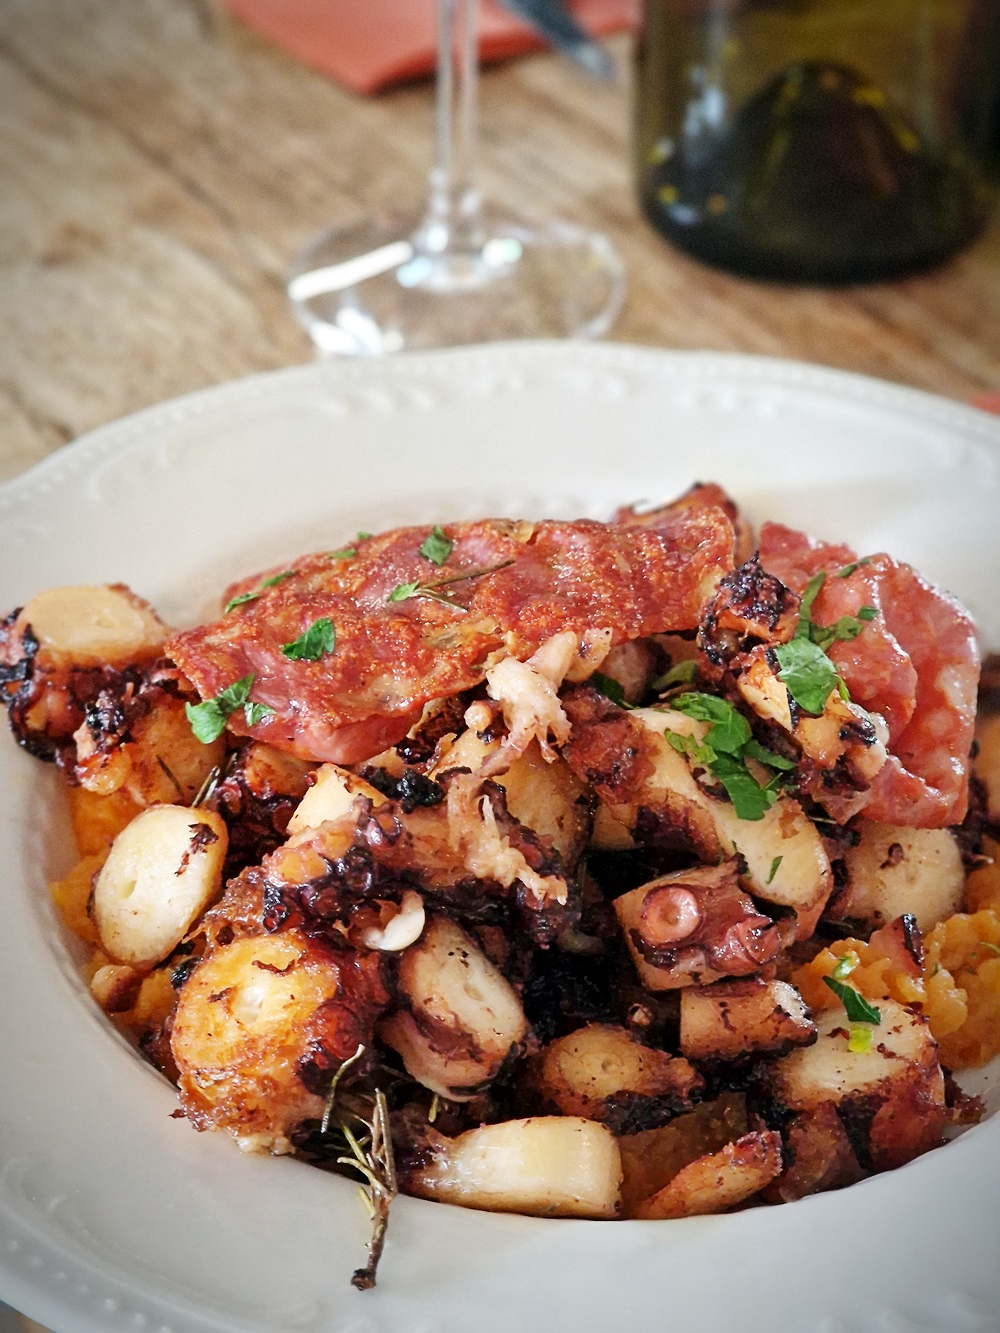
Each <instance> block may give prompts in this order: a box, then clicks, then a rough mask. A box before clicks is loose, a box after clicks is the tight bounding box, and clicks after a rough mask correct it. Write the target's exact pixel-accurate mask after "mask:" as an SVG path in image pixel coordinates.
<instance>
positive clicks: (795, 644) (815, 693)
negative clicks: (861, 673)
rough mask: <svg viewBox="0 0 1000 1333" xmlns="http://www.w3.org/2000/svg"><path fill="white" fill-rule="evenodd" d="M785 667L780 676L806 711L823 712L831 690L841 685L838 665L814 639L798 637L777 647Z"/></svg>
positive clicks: (775, 652)
mask: <svg viewBox="0 0 1000 1333" xmlns="http://www.w3.org/2000/svg"><path fill="white" fill-rule="evenodd" d="M774 655H775V657H776V658H777V659H778V665H779V667H780V668H781V670H780V671H779V672H778V679H779V680H780V681H783V682H784V683H785V685H786V686H787V687H788V693H789V694H790V695H791V696H792V698H793V699H794V700H795V702H796V703H797V704H798V706H799V707H800V708H801V709H802V711H803V712H804V713H812V714H813V715H815V716H817V717H818V716H819V714H820V713H822V711H823V709H824V708H825V707H826V701H827V699H829V697H830V694H831V692H832V691H833V690H835V689H836V688H837V685H838V681H839V677H838V675H837V668H836V667H835V666H834V665H833V663H832V662H831V661H830V659H829V658H828V657H827V655H826V653H825V652H824V651H823V649H822V648H821V647H820V646H819V644H816V643H813V641H812V639H806V638H798V637H796V638H794V639H789V641H788V642H787V643H779V644H778V646H777V647H776V648H775V650H774Z"/></svg>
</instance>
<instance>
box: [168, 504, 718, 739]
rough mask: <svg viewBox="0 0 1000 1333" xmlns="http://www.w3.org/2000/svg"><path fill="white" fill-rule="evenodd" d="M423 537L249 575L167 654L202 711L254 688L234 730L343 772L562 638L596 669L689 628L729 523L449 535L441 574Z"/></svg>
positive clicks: (708, 510) (537, 527)
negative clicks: (502, 663) (320, 632)
mask: <svg viewBox="0 0 1000 1333" xmlns="http://www.w3.org/2000/svg"><path fill="white" fill-rule="evenodd" d="M431 532H432V529H430V528H428V527H421V528H398V529H396V530H394V531H392V532H388V533H385V534H383V535H381V536H377V537H365V538H363V539H360V540H359V541H358V542H357V544H356V546H354V547H351V548H348V549H347V551H346V552H337V553H336V557H337V558H333V557H332V556H331V555H330V554H329V553H320V554H317V555H311V556H307V557H303V558H302V559H300V560H297V561H295V562H294V563H293V565H291V566H290V567H288V568H287V569H285V570H278V571H272V572H271V573H270V574H269V575H267V574H265V575H261V576H255V577H254V578H253V579H250V580H247V581H245V582H243V583H241V584H239V585H237V586H235V587H234V588H232V589H230V591H229V595H228V599H227V606H229V607H230V608H231V609H230V610H229V611H228V612H227V613H226V614H224V615H223V617H222V619H221V620H218V621H216V622H215V623H214V624H210V625H203V626H199V627H198V628H196V629H191V630H187V631H184V632H183V633H181V634H177V635H174V636H173V637H172V638H171V639H170V640H169V642H168V644H167V651H168V652H169V654H170V655H171V656H172V658H173V660H174V661H175V662H176V663H177V665H178V666H179V667H180V669H181V670H182V671H183V672H184V673H185V675H186V676H187V677H188V678H189V679H190V680H191V681H192V682H193V683H194V685H195V686H196V687H197V689H198V691H199V692H200V694H201V696H202V698H204V699H213V698H215V697H216V696H218V695H219V694H220V692H221V691H223V690H225V689H227V688H228V687H230V686H232V684H233V683H234V682H235V681H238V680H242V679H244V678H246V677H247V676H252V677H253V686H252V694H251V697H252V699H253V700H254V701H255V702H258V703H260V704H264V705H266V707H267V709H269V710H270V711H269V712H267V713H266V715H264V716H263V717H260V718H258V719H257V721H256V722H254V723H253V724H249V725H248V724H247V723H246V720H245V718H244V716H243V714H242V713H239V712H238V713H235V714H234V715H233V716H232V717H231V719H230V727H231V728H232V729H233V730H234V731H236V732H248V733H250V734H252V735H254V736H256V737H257V738H258V739H261V740H265V741H268V742H270V743H271V744H272V745H276V746H278V747H279V748H281V749H285V750H290V751H293V752H296V753H299V754H303V755H305V756H307V757H308V758H311V759H320V760H323V759H326V760H332V761H333V762H335V763H355V762H358V761H360V760H364V759H366V758H368V757H370V756H371V755H374V754H377V753H378V752H379V751H381V750H383V749H385V748H386V747H387V746H389V745H392V744H394V743H395V742H396V741H399V740H400V739H402V737H403V736H405V735H406V733H407V732H408V731H409V730H410V728H411V727H412V726H413V724H414V723H415V722H416V721H417V720H418V718H419V716H420V712H421V709H422V708H423V705H424V704H425V703H427V702H428V701H429V700H433V699H440V698H444V697H447V696H449V695H454V694H456V693H458V692H459V691H462V690H465V689H468V688H469V687H471V686H473V685H476V684H478V683H479V682H480V681H482V680H483V679H484V678H485V676H486V673H487V671H488V670H489V668H490V666H491V665H492V664H494V663H495V662H497V661H498V660H500V659H501V658H504V657H507V656H512V657H516V658H519V659H522V660H523V659H526V658H528V657H530V656H531V654H532V653H534V652H535V651H536V650H537V649H538V648H539V647H540V646H541V645H542V644H543V643H544V642H545V641H546V640H548V639H549V638H551V637H552V635H553V634H555V633H557V632H559V631H566V630H572V631H574V632H576V633H577V634H578V635H579V636H580V655H581V659H582V660H583V661H584V662H586V661H587V660H588V654H589V655H590V661H591V662H592V666H591V669H593V667H596V666H598V665H599V662H600V656H601V655H603V653H606V652H607V650H608V649H609V648H610V647H611V646H612V644H613V643H616V642H622V641H624V640H630V639H635V638H638V637H641V636H643V635H649V634H655V633H659V632H662V631H667V630H683V629H693V628H694V627H695V626H696V625H697V623H698V617H699V615H700V613H701V608H702V606H703V605H704V602H705V600H706V598H707V597H708V596H709V594H710V593H711V591H712V589H713V588H714V587H715V585H716V583H717V582H718V579H719V578H720V576H721V575H722V574H723V573H724V572H725V570H726V569H728V568H729V567H730V566H731V564H732V559H733V527H732V523H731V522H730V520H729V517H728V516H727V515H726V514H725V513H724V512H723V510H721V509H719V508H715V507H710V506H709V507H704V506H696V507H693V508H692V509H691V510H690V511H688V510H681V511H679V512H676V513H675V512H672V511H668V512H666V513H664V515H663V517H662V519H661V520H660V521H659V522H658V524H657V525H656V526H650V527H646V526H638V525H636V526H625V525H618V526H616V525H614V524H608V523H599V522H591V521H588V520H580V521H578V522H556V521H546V522H538V523H528V522H517V521H512V520H500V519H494V520H488V521H483V522H475V523H454V524H449V525H448V526H447V528H446V529H445V530H444V536H445V541H446V543H447V557H446V559H444V560H443V561H441V562H440V563H435V562H433V561H431V560H430V559H428V558H427V557H426V556H424V555H422V554H421V547H422V546H424V545H425V543H426V542H427V540H428V538H429V536H430V534H431ZM243 599H246V600H243ZM318 621H329V623H330V624H331V626H333V627H334V629H335V634H336V642H335V643H334V645H333V646H332V649H331V651H329V652H327V653H324V654H323V655H322V657H321V658H319V659H318V660H311V661H310V660H302V659H298V660H292V659H291V658H290V657H289V656H288V654H287V653H286V652H285V651H283V650H284V648H285V647H286V646H287V645H289V644H290V643H294V642H295V641H296V640H298V639H299V638H300V636H302V635H303V634H304V633H305V632H306V631H307V630H309V628H310V626H312V625H314V624H316V623H317V622H318Z"/></svg>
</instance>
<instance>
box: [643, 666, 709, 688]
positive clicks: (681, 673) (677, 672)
mask: <svg viewBox="0 0 1000 1333" xmlns="http://www.w3.org/2000/svg"><path fill="white" fill-rule="evenodd" d="M697 675H698V663H697V662H696V661H695V660H694V658H690V659H689V660H688V661H686V662H675V663H674V665H673V666H672V667H671V668H670V670H669V671H665V672H664V674H663V675H662V676H657V678H656V680H654V681H653V683H652V688H653V689H654V690H671V689H673V688H674V686H675V685H691V684H692V683H693V682H694V680H695V679H696V677H697Z"/></svg>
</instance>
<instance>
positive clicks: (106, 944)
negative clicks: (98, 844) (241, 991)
mask: <svg viewBox="0 0 1000 1333" xmlns="http://www.w3.org/2000/svg"><path fill="white" fill-rule="evenodd" d="M228 841H229V838H228V834H227V832H226V826H225V824H224V823H223V821H222V819H221V818H220V816H219V815H217V814H214V813H213V812H212V811H211V810H190V809H188V807H187V806H183V805H154V806H150V808H149V809H148V810H143V812H142V813H141V814H139V815H137V816H136V817H135V819H133V820H132V822H131V824H129V825H128V827H127V828H125V829H123V830H122V832H121V833H119V835H118V837H117V838H116V839H115V841H114V843H113V844H112V847H111V851H110V852H109V853H108V858H107V860H106V861H105V862H104V864H103V866H102V867H101V869H100V872H99V874H98V876H97V880H96V882H95V884H94V898H93V909H92V910H93V916H94V922H95V924H96V926H97V934H98V938H99V940H100V943H101V947H102V948H103V949H104V951H105V952H106V953H107V954H108V955H109V957H111V958H113V959H115V960H116V961H117V962H119V963H128V964H130V965H131V966H133V967H141V966H148V965H150V964H153V963H158V962H160V961H161V960H162V959H164V958H166V957H168V955H169V954H171V953H172V952H173V950H174V949H175V948H176V947H177V945H178V944H179V943H180V942H181V940H182V939H183V938H184V936H185V935H186V934H187V931H188V928H189V926H190V925H191V924H192V922H194V921H195V920H196V918H197V917H199V916H200V915H201V913H202V912H203V911H204V910H205V908H206V907H207V906H208V905H209V903H211V902H212V900H213V899H214V898H215V897H216V895H217V894H218V892H219V887H220V883H221V879H222V866H223V863H224V862H225V859H226V846H227V844H228Z"/></svg>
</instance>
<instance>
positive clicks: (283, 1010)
mask: <svg viewBox="0 0 1000 1333" xmlns="http://www.w3.org/2000/svg"><path fill="white" fill-rule="evenodd" d="M387 1000H388V994H387V992H386V990H385V987H384V983H383V981H382V973H381V963H380V955H379V954H376V953H368V952H365V953H361V954H356V953H352V952H348V951H343V952H339V953H335V952H334V951H332V950H331V949H329V948H328V947H327V946H325V945H324V944H322V943H321V942H320V941H318V940H315V939H310V938H309V937H307V936H306V935H304V934H303V933H302V932H300V931H296V930H289V931H283V932H281V933H278V934H273V935H263V936H248V937H245V938H243V939H238V940H234V941H233V942H232V943H231V944H227V945H223V946H222V947H220V948H217V949H215V950H213V951H212V952H211V953H209V954H208V955H206V957H205V959H204V960H203V961H202V962H201V963H200V964H199V965H198V967H196V968H195V970H194V971H193V972H192V974H191V976H190V977H189V978H188V980H187V981H186V982H185V984H184V986H183V987H182V989H181V992H180V996H179V998H178V1002H177V1010H176V1013H175V1015H174V1024H173V1032H172V1036H171V1049H172V1051H173V1056H174V1059H175V1060H176V1062H177V1069H178V1072H179V1084H178V1086H179V1090H180V1097H181V1105H182V1106H183V1108H184V1113H185V1115H186V1116H187V1118H188V1119H189V1120H190V1121H192V1123H193V1124H194V1125H195V1126H196V1127H197V1128H198V1129H215V1128H220V1129H225V1130H226V1131H228V1132H229V1133H230V1134H232V1135H233V1136H234V1138H235V1139H236V1141H237V1142H238V1143H239V1145H240V1147H241V1148H243V1149H245V1150H247V1151H260V1150H270V1151H272V1152H276V1153H282V1152H288V1151H290V1150H291V1143H290V1141H289V1138H288V1136H289V1134H290V1133H291V1131H292V1130H293V1129H294V1128H295V1127H296V1126H297V1125H298V1124H300V1123H301V1122H302V1121H303V1120H306V1119H310V1118H318V1117H319V1116H321V1115H322V1112H323V1104H324V1096H323V1095H322V1094H321V1092H319V1091H317V1088H321V1089H324V1090H325V1087H328V1086H329V1083H330V1080H331V1078H332V1076H333V1073H334V1071H335V1070H336V1068H337V1067H338V1065H339V1064H340V1063H341V1062H343V1061H344V1060H346V1059H347V1058H348V1057H349V1056H351V1055H353V1054H354V1053H355V1052H356V1050H357V1048H358V1046H359V1045H362V1044H364V1045H367V1043H368V1042H369V1041H370V1038H371V1023H372V1021H373V1018H374V1014H375V1012H377V1010H378V1009H380V1008H381V1007H382V1006H383V1005H384V1004H385V1003H386V1002H387Z"/></svg>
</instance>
